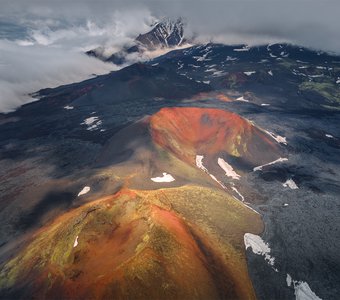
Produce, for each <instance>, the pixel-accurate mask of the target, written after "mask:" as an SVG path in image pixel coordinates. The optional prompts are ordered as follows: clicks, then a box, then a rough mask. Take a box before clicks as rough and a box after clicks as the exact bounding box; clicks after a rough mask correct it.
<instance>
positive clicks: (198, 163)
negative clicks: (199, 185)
mask: <svg viewBox="0 0 340 300" xmlns="http://www.w3.org/2000/svg"><path fill="white" fill-rule="evenodd" d="M203 158H204V156H203V155H196V166H197V167H198V168H199V169H201V170H203V171H204V172H207V173H209V172H208V170H207V168H206V167H205V166H203Z"/></svg>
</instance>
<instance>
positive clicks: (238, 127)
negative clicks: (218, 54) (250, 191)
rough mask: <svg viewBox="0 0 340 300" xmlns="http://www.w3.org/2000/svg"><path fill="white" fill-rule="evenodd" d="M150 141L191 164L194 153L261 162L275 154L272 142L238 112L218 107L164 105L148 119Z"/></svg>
mask: <svg viewBox="0 0 340 300" xmlns="http://www.w3.org/2000/svg"><path fill="white" fill-rule="evenodd" d="M150 130H151V134H152V137H153V140H154V141H155V142H156V143H157V144H158V145H160V146H161V147H163V148H165V149H167V150H170V151H171V152H172V153H174V154H175V155H176V156H177V157H179V158H181V159H182V160H184V161H186V162H188V163H191V164H193V163H194V162H195V156H196V155H203V154H205V155H214V154H217V153H221V152H224V153H227V154H229V155H232V156H235V157H246V158H247V159H249V160H251V161H256V162H257V163H258V162H262V161H263V156H264V155H265V156H266V159H265V160H267V161H268V159H271V156H272V157H278V155H277V152H278V146H277V145H276V143H275V141H274V140H273V139H272V138H271V137H270V136H268V135H267V134H265V133H264V132H262V131H261V130H259V129H258V128H256V127H255V126H253V125H252V124H251V123H250V122H249V121H247V120H246V119H244V118H242V117H240V116H239V115H237V114H235V113H232V112H229V111H225V110H220V109H211V108H196V107H177V108H176V107H175V108H163V109H161V110H160V111H159V112H158V113H156V114H154V115H153V116H152V117H151V119H150Z"/></svg>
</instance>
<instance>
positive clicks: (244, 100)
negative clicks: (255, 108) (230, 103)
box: [236, 96, 249, 102]
mask: <svg viewBox="0 0 340 300" xmlns="http://www.w3.org/2000/svg"><path fill="white" fill-rule="evenodd" d="M236 100H237V101H242V102H249V100H247V99H244V97H243V96H241V97H238V98H237V99H236Z"/></svg>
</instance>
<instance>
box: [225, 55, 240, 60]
mask: <svg viewBox="0 0 340 300" xmlns="http://www.w3.org/2000/svg"><path fill="white" fill-rule="evenodd" d="M234 60H237V58H236V57H232V56H229V55H228V56H227V58H226V61H234Z"/></svg>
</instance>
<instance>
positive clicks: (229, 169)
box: [217, 157, 241, 180]
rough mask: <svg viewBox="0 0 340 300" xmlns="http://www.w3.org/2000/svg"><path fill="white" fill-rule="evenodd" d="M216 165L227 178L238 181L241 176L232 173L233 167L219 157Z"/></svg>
mask: <svg viewBox="0 0 340 300" xmlns="http://www.w3.org/2000/svg"><path fill="white" fill-rule="evenodd" d="M217 163H218V165H219V166H220V167H221V168H222V169H223V171H224V172H225V175H227V176H228V177H231V178H232V179H237V180H240V178H241V176H240V175H239V174H237V173H236V172H235V171H234V169H233V167H232V166H231V165H229V164H228V163H227V162H226V161H225V160H224V159H223V158H220V157H219V158H218V160H217Z"/></svg>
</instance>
